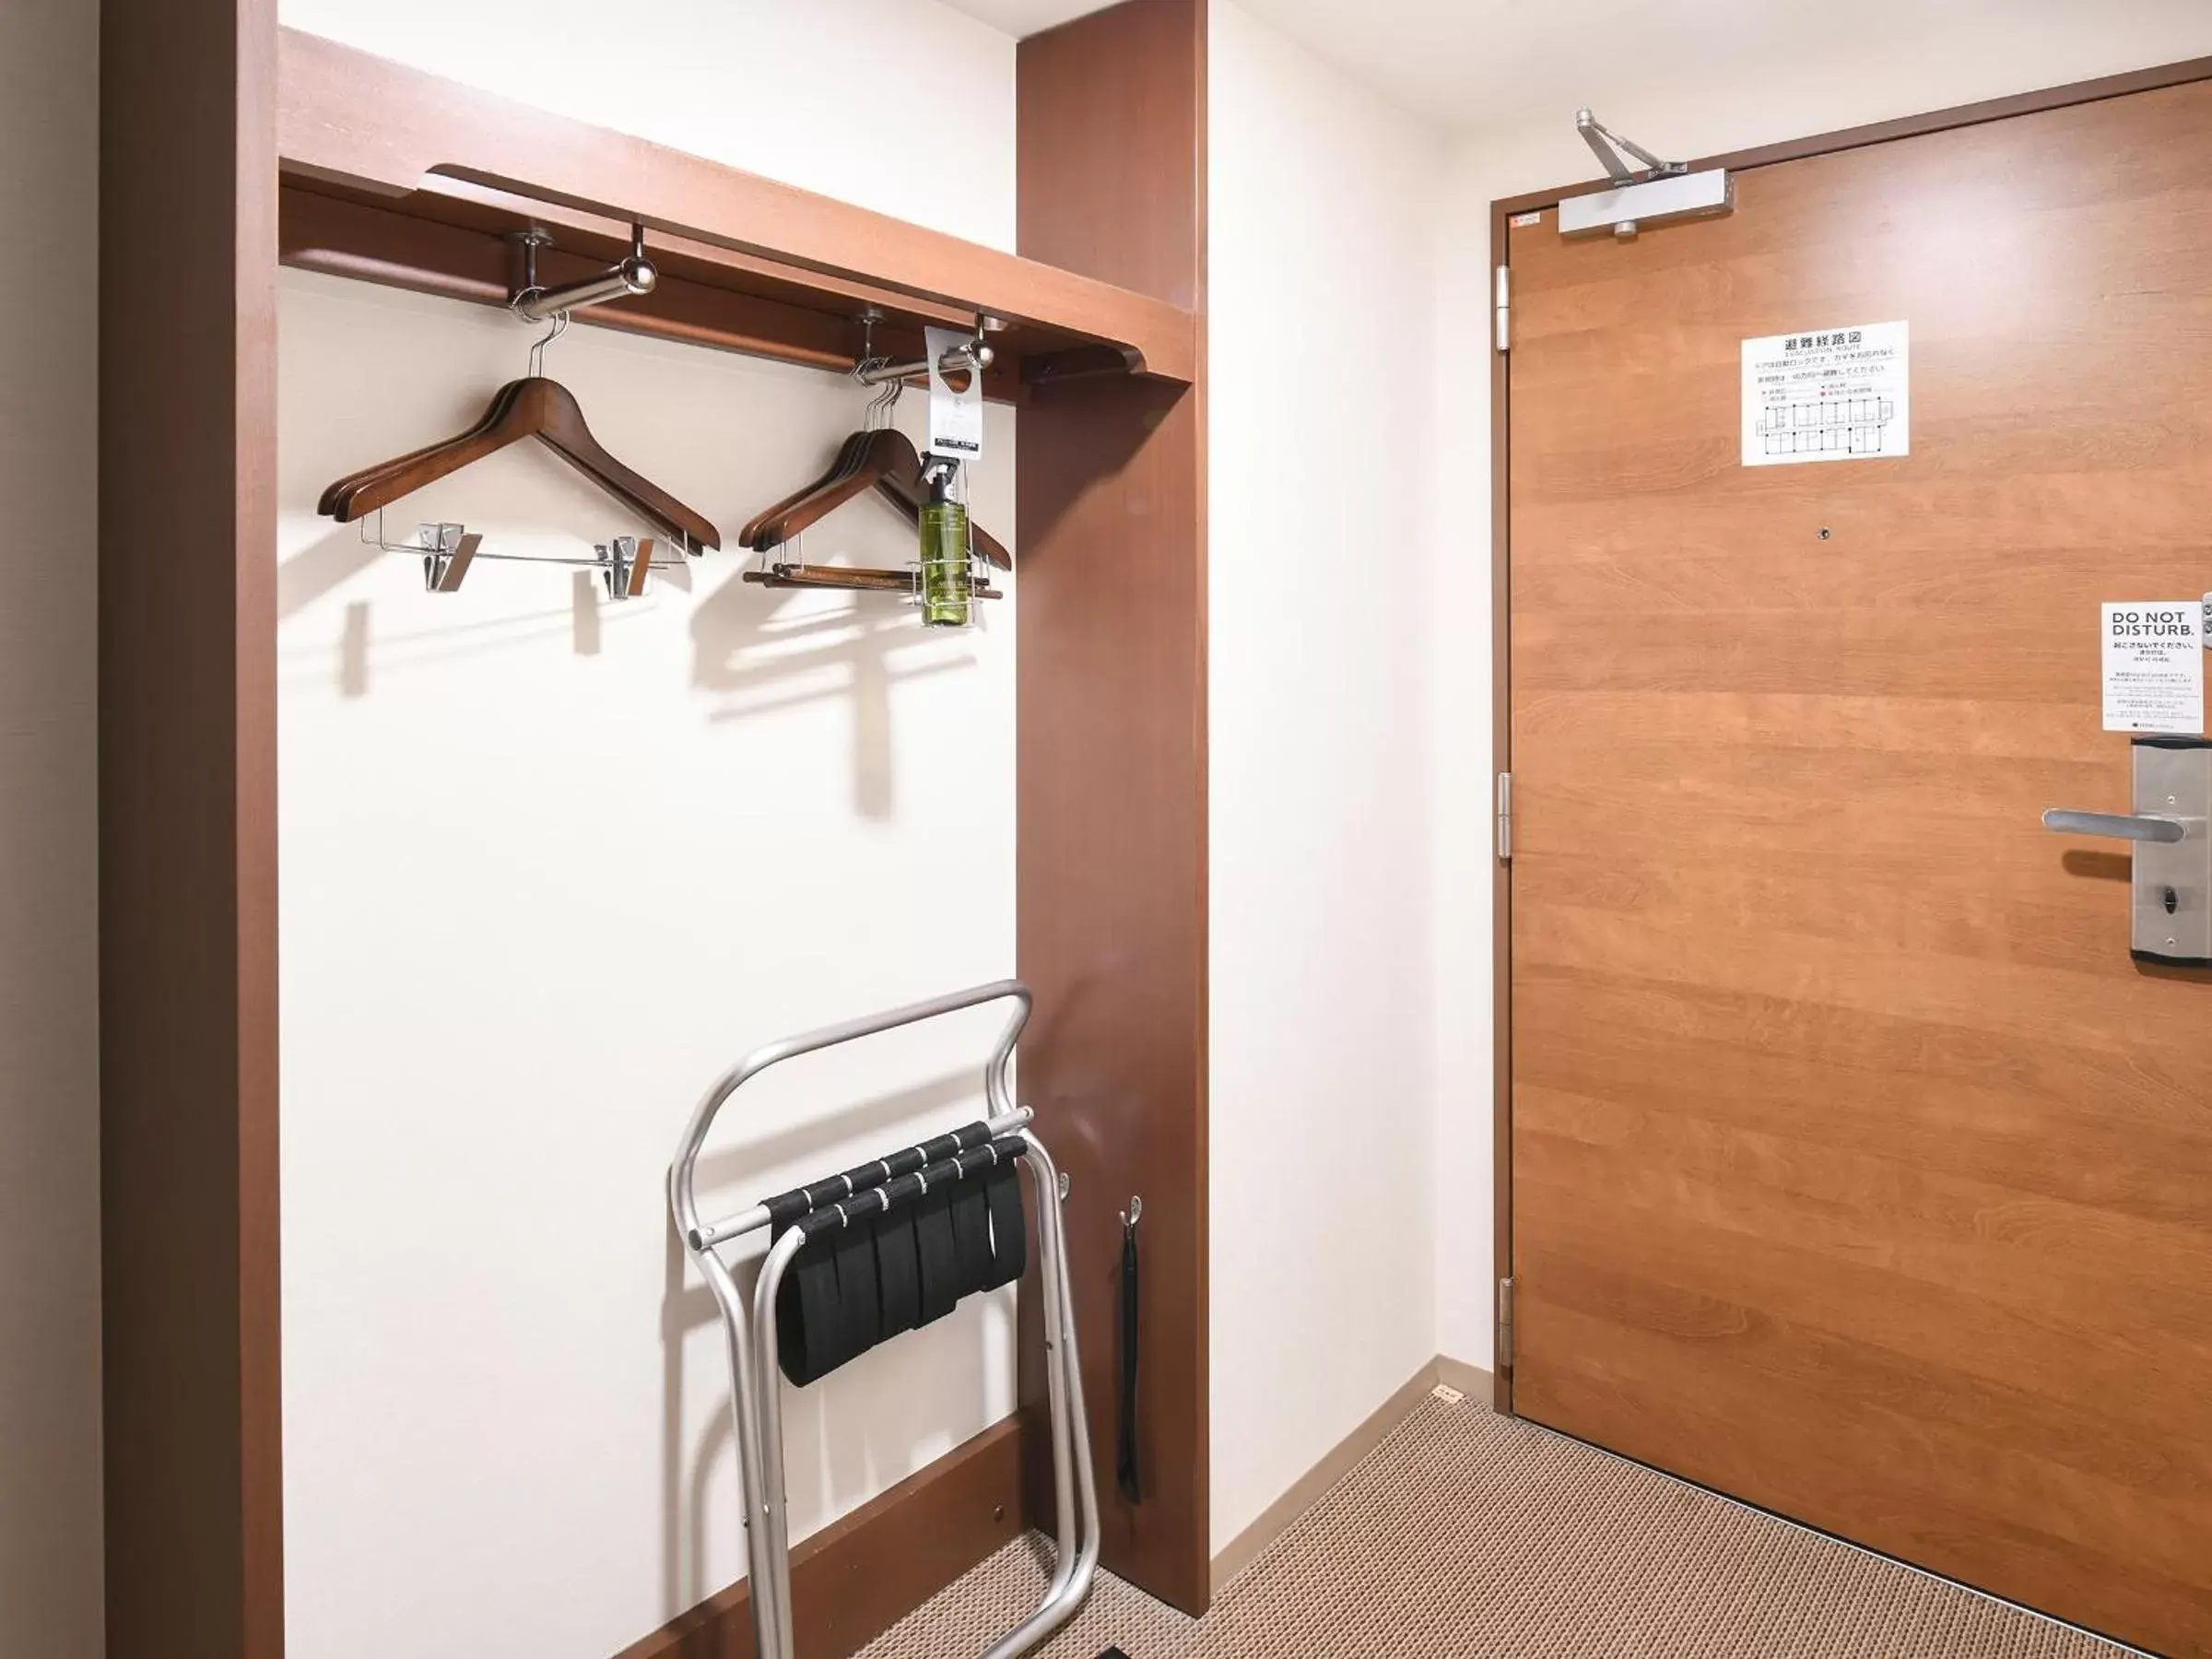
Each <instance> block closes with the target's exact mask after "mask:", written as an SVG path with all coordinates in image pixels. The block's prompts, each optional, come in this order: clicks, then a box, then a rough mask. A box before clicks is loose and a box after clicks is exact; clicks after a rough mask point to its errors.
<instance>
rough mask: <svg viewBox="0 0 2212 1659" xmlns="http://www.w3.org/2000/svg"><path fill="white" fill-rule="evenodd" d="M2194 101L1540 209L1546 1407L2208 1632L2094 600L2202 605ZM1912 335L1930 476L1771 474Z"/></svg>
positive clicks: (1737, 1489) (2203, 270) (1533, 417)
mask: <svg viewBox="0 0 2212 1659" xmlns="http://www.w3.org/2000/svg"><path fill="white" fill-rule="evenodd" d="M2208 160H2212V82H2196V83H2193V84H2185V85H2180V86H2174V87H2171V88H2165V89H2161V90H2157V91H2150V92H2143V93H2136V94H2133V95H2129V96H2125V97H2115V98H2110V99H2107V100H2103V101H2099V102H2092V103H2085V104H2079V105H2075V106H2072V107H2067V108H2062V109H2056V110H2051V111H2047V112H2040V113H2035V114H2031V115H2023V116H2018V117H2015V118H2012V119H2006V120H2001V121H1994V122H1990V123H1987V124H1980V125H1973V126H1968V127H1962V128H1959V129H1956V130H1952V131H1948V132H1940V133H1932V134H1928V135H1923V136H1916V137H1912V138H1907V139H1900V140H1895V141H1892V142H1888V143H1884V144H1878V145H1872V146H1869V147H1862V148H1854V149H1849V150H1844V151H1840V152H1837V153H1833V154H1829V155H1824V156H1818V157H1816V158H1812V159H1800V160H1793V161H1787V162H1781V163H1776V164H1773V165H1770V166H1765V167H1761V168H1759V169H1757V170H1755V171H1747V172H1745V173H1742V174H1741V175H1739V179H1738V184H1737V196H1736V209H1735V214H1734V216H1733V217H1731V218H1723V219H1716V220H1711V221H1707V222H1703V223H1696V224H1687V225H1679V226H1676V227H1672V228H1668V229H1661V230H1656V231H1650V232H1647V233H1645V234H1644V235H1643V236H1641V238H1640V239H1638V240H1636V241H1630V242H1620V243H1617V242H1615V241H1611V240H1609V239H1601V240H1598V241H1574V242H1567V241H1562V239H1561V237H1560V235H1559V229H1558V226H1557V223H1556V218H1555V216H1554V215H1552V214H1550V213H1546V214H1545V215H1544V216H1543V218H1542V220H1541V222H1540V223H1535V224H1531V225H1521V226H1516V227H1515V228H1514V229H1512V232H1511V239H1512V240H1511V250H1510V257H1511V263H1512V347H1511V351H1510V354H1509V365H1510V366H1509V369H1508V374H1509V377H1510V381H1509V385H1510V409H1511V413H1510V427H1509V432H1510V478H1511V496H1510V514H1511V521H1510V522H1511V542H1510V579H1511V612H1510V614H1511V641H1512V649H1511V703H1510V706H1511V719H1512V755H1511V764H1512V771H1513V782H1514V787H1513V804H1514V818H1515V823H1514V845H1513V849H1512V864H1511V866H1510V868H1511V884H1512V992H1511V994H1512V1121H1511V1141H1512V1246H1513V1260H1512V1269H1511V1271H1512V1274H1513V1277H1514V1291H1515V1294H1514V1318H1515V1326H1516V1340H1515V1352H1514V1355H1513V1359H1514V1366H1513V1399H1514V1406H1515V1408H1516V1409H1517V1410H1518V1411H1519V1412H1520V1413H1522V1414H1523V1415H1525V1416H1527V1417H1529V1418H1533V1419H1535V1420H1536V1421H1538V1422H1541V1423H1546V1424H1549V1425H1551V1426H1554V1427H1556V1428H1559V1429H1561V1430H1566V1431H1568V1432H1570V1433H1572V1434H1575V1435H1579V1436H1582V1437H1583V1438H1584V1439H1587V1440H1590V1441H1595V1442H1597V1443H1598V1444H1601V1445H1604V1446H1606V1447H1610V1448H1613V1449H1615V1450H1618V1451H1620V1452H1623V1453H1628V1454H1630V1455H1631V1456H1633V1457H1637V1458H1640V1459H1643V1460H1645V1461H1647V1462H1650V1463H1652V1464H1654V1465H1659V1466H1661V1467H1663V1468H1665V1469H1669V1470H1673V1471H1676V1472H1677V1473H1679V1474H1682V1475H1684V1476H1687V1477H1690V1478H1691V1479H1694V1480H1697V1481H1700V1482H1703V1483H1705V1484H1707V1485H1709V1486H1712V1487H1714V1488H1719V1489H1720V1490H1722V1491H1724V1492H1728V1493H1732V1494H1735V1495H1736V1496H1739V1497H1742V1498H1744V1499H1747V1500H1750V1501H1752V1502H1754V1503H1758V1504H1760V1505H1763V1506H1766V1507H1769V1508H1771V1509H1773V1510H1776V1511H1778V1512H1782V1513H1783V1514H1786V1515H1790V1516H1793V1517H1795V1518H1797V1519H1800V1520H1803V1521H1806V1522H1808V1523H1810V1524H1814V1525H1816V1526H1819V1527H1822V1528H1825V1529H1827V1530H1829V1531H1830V1532H1833V1533H1836V1534H1839V1535H1842V1536H1844V1537H1846V1538H1850V1539H1853V1540H1856V1541H1858V1542H1860V1543H1863V1544H1865V1545H1869V1546H1871V1547H1875V1548H1877V1549H1879V1550H1884V1551H1887V1552H1889V1553H1891V1554H1894V1555H1897V1556H1899V1557H1901V1558H1903V1559H1907V1560H1909V1561H1912V1562H1915V1563H1918V1564H1921V1565H1924V1566H1926V1567H1929V1568H1932V1569H1934V1570H1935V1571H1940V1572H1944V1573H1947V1574H1950V1575H1953V1576H1955V1577H1957V1578H1959V1579H1962V1580H1964V1581H1966V1582H1967V1583H1971V1584H1975V1585H1978V1586H1981V1587H1983V1588H1985V1589H1987V1590H1990V1591H1992V1592H1994V1593H1996V1594H2001V1595H2005V1596H2008V1597H2012V1598H2014V1599H2017V1600H2018V1601H2021V1602H2025V1603H2028V1604H2030V1605H2031V1606H2036V1607H2040V1608H2042V1609H2045V1610H2047V1611H2049V1612H2052V1613H2054V1614H2057V1615H2060V1616H2062V1617H2065V1618H2071V1619H2075V1620H2077V1621H2079V1622H2081V1623H2084V1624H2087V1625H2088V1626H2091V1627H2093V1628H2096V1629H2098V1630H2105V1631H2108V1632H2111V1633H2112V1634H2115V1635H2118V1636H2122V1637H2124V1638H2127V1639H2130V1640H2133V1641H2136V1642H2140V1643H2143V1644H2146V1645H2148V1646H2151V1647H2154V1648H2156V1649H2159V1651H2162V1652H2169V1653H2212V975H2206V974H2202V973H2191V972H2185V971H2152V970H2147V969H2143V968H2138V967H2136V965H2135V964H2134V963H2133V962H2131V960H2130V958H2129V952H2128V945H2129V935H2128V926H2129V888H2128V886H2127V879H2126V878H2127V873H2128V861H2127V857H2126V853H2125V851H2124V848H2123V847H2122V846H2121V845H2120V843H2116V842H2095V841H2067V840H2065V839H2063V838H2060V837H2058V836H2054V835H2052V834H2049V833H2047V832H2045V831H2044V830H2043V829H2042V828H2041V826H2040V823H2039V821H2038V820H2039V816H2040V815H2041V812H2042V811H2043V809H2044V808H2045V807H2048V806H2088V807H2095V808H2101V809H2104V810H2108V811H2125V810H2127V809H2128V788H2129V747H2128V742H2127V739H2126V738H2124V737H2122V736H2116V735H2107V734H2106V733H2104V732H2103V731H2102V730H2101V729H2100V728H2101V715H2100V653H2099V627H2100V613H2099V605H2100V601H2106V600H2122V599H2177V598H2184V597H2187V596H2189V595H2199V596H2201V595H2203V594H2206V593H2207V592H2212V166H2207V161H2208ZM1897 319H1904V320H1906V321H1907V322H1908V323H1909V324H1910V325H1911V353H1912V411H1911V418H1912V431H1911V453H1910V455H1909V457H1905V458H1900V459H1891V460H1867V461H1841V462H1828V463H1818V464H1808V465H1786V466H1760V467H1746V466H1744V465H1741V464H1740V456H1739V347H1740V343H1741V342H1742V341H1743V340H1744V339H1746V338H1747V337H1755V336H1763V335H1783V334H1788V333H1791V332H1793V331H1799V330H1828V329H1833V328H1836V327H1848V326H1853V325H1858V324H1867V323H1879V322H1889V321H1894V320H1897Z"/></svg>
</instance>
